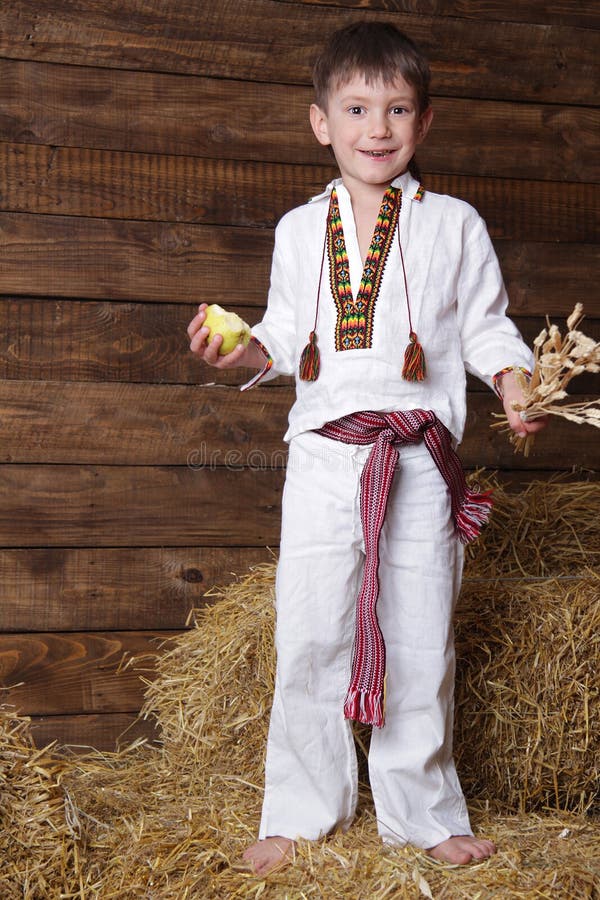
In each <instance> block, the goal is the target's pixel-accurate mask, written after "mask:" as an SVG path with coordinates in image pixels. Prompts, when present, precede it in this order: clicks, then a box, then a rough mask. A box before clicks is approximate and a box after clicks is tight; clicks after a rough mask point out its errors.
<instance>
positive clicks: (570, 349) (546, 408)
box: [492, 303, 600, 456]
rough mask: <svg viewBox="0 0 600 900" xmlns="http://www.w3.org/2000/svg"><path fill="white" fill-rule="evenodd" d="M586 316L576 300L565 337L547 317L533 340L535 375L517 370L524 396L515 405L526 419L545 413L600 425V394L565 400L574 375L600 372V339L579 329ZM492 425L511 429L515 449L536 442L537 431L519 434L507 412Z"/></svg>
mask: <svg viewBox="0 0 600 900" xmlns="http://www.w3.org/2000/svg"><path fill="white" fill-rule="evenodd" d="M583 317H584V312H583V304H581V303H576V304H575V308H574V310H573V312H572V313H571V315H570V316H569V318H568V319H567V333H566V335H565V336H564V337H563V336H562V335H561V333H560V331H559V330H558V327H557V326H556V325H551V324H550V322H549V320H548V319H546V323H547V327H546V328H544V329H543V330H542V331H541V332H540V333H539V334H538V336H537V337H536V339H535V340H534V342H533V353H534V358H535V365H534V368H533V373H532V376H531V379H528V378H527V377H526V376H525V375H524V374H523V373H522V372H520V371H518V370H515V375H516V378H517V381H518V384H519V387H520V388H521V390H522V392H523V396H524V402H523V403H517V402H516V401H513V402H512V404H511V405H512V408H513V409H514V410H516V411H517V412H519V413H520V415H521V418H522V419H523V421H524V422H531V421H533V420H534V419H539V418H541V417H542V416H548V415H551V416H561V417H562V418H563V419H568V420H569V421H570V422H576V423H577V424H578V425H584V424H586V425H594V426H595V427H596V428H600V398H599V399H596V400H589V401H587V402H579V403H573V402H568V403H563V402H562V401H564V399H565V398H566V397H568V394H567V386H568V385H569V382H570V381H571V379H572V378H575V377H576V376H577V375H581V374H583V372H600V342H598V341H594V340H593V339H592V338H590V337H587V335H585V334H583V332H581V331H578V330H577V326H578V325H579V324H580V323H581V321H582V319H583ZM498 418H499V421H498V422H495V423H494V424H493V425H492V428H501V429H503V430H505V431H510V432H511V433H510V438H509V439H510V442H511V443H512V444H513V445H514V448H515V453H519V452H522V453H523V454H524V455H525V456H528V455H529V451H530V450H531V447H532V445H533V442H534V435H533V434H528V435H526V436H525V437H519V435H517V434H515V433H514V432H513V431H512V430H511V429H510V427H509V425H508V419H507V417H506V416H505V415H500V416H498Z"/></svg>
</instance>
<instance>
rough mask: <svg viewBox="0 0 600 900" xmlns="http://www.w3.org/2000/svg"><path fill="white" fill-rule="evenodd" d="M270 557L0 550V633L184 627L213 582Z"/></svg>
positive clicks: (220, 552)
mask: <svg viewBox="0 0 600 900" xmlns="http://www.w3.org/2000/svg"><path fill="white" fill-rule="evenodd" d="M272 559H273V557H272V554H271V553H270V552H269V550H267V549H266V548H253V547H151V548H138V547H123V548H119V547H117V548H114V547H108V548H105V549H104V548H95V547H92V548H89V549H88V548H85V547H83V548H74V549H69V548H62V547H61V548H49V549H46V548H44V549H31V550H0V584H1V585H2V602H1V603H0V631H1V632H11V631H27V632H32V631H102V630H111V629H117V630H119V631H127V630H136V629H139V627H140V625H142V624H143V626H144V628H150V629H170V628H180V629H183V628H185V626H186V623H187V619H188V615H189V613H190V610H192V609H194V608H197V607H200V606H202V605H203V604H204V603H207V602H211V600H210V598H209V599H208V600H207V599H206V597H205V595H206V593H207V592H209V591H210V590H211V589H212V588H213V587H214V586H215V585H219V586H222V585H226V584H230V583H231V582H232V581H235V579H236V576H238V575H244V574H246V572H247V571H248V570H249V569H250V567H251V566H254V565H257V564H259V563H264V562H269V561H271V560H272Z"/></svg>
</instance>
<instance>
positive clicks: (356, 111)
mask: <svg viewBox="0 0 600 900" xmlns="http://www.w3.org/2000/svg"><path fill="white" fill-rule="evenodd" d="M348 112H349V113H350V115H351V116H360V115H361V113H363V112H364V107H362V106H350V107H349V108H348Z"/></svg>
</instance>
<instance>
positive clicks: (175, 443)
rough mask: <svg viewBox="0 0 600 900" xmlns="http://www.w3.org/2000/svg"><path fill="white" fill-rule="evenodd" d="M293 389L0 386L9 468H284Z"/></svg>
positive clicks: (60, 384) (5, 457) (3, 455)
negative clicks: (34, 464)
mask: <svg viewBox="0 0 600 900" xmlns="http://www.w3.org/2000/svg"><path fill="white" fill-rule="evenodd" d="M292 399H293V398H292V394H291V392H290V390H289V389H283V390H282V389H278V390H275V389H272V390H267V391H263V390H254V391H249V392H248V393H243V394H242V393H240V391H239V390H238V389H237V388H233V387H227V386H224V385H215V386H200V385H197V386H187V385H186V386H180V385H144V384H102V383H83V384H81V383H72V382H43V381H29V382H16V381H6V382H0V421H2V423H3V445H2V451H1V459H2V461H3V462H40V461H43V462H46V463H74V464H79V463H106V464H109V465H138V466H145V465H175V466H177V465H183V466H185V465H188V464H189V465H190V466H194V467H199V466H207V467H210V468H214V467H215V466H228V467H230V468H232V469H235V468H236V467H239V466H241V465H248V464H250V465H251V466H256V467H260V466H262V465H265V466H266V465H269V466H271V465H272V464H273V461H275V464H277V460H278V461H279V462H278V464H279V466H281V465H282V462H285V456H286V448H285V445H284V444H283V442H282V437H283V434H284V432H285V430H286V420H287V414H288V410H289V408H290V405H291V403H292Z"/></svg>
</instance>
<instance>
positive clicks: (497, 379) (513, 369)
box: [492, 366, 531, 400]
mask: <svg viewBox="0 0 600 900" xmlns="http://www.w3.org/2000/svg"><path fill="white" fill-rule="evenodd" d="M507 372H522V373H523V375H525V377H526V378H531V372H530V371H529V369H526V368H525V367H524V366H506V368H505V369H500V371H499V372H496V374H495V375H493V376H492V386H493V388H494V391H495V392H496V394H497V396H498V397H499V398H500V400H502V399H503V398H504V394H503V393H502V389H501V387H500V380H501V378H502V376H503V375H506V373H507Z"/></svg>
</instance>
